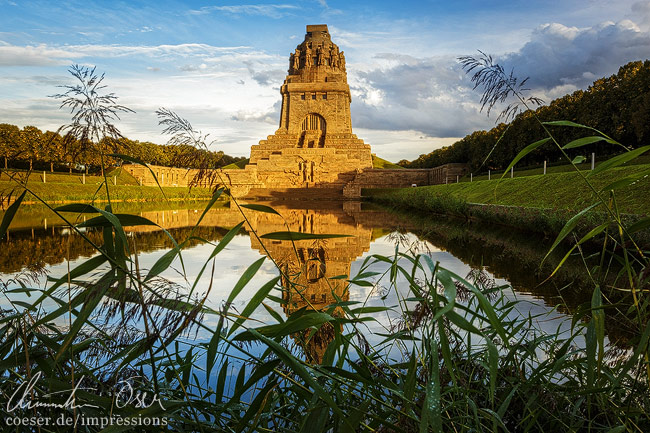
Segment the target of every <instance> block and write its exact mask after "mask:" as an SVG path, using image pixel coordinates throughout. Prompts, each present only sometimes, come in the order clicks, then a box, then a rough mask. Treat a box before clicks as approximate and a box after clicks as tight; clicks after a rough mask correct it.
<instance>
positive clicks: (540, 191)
mask: <svg viewBox="0 0 650 433" xmlns="http://www.w3.org/2000/svg"><path fill="white" fill-rule="evenodd" d="M646 170H650V164H638V165H630V166H624V167H618V168H615V169H611V170H608V171H606V172H603V173H600V174H597V175H596V176H594V177H593V178H591V177H590V178H589V179H590V180H591V181H592V183H593V185H594V186H595V187H596V189H600V188H602V187H603V186H605V185H608V184H609V183H611V182H613V181H615V180H618V179H620V178H622V177H625V176H628V175H632V174H635V173H642V172H644V171H646ZM387 191H390V192H387ZM387 193H388V194H390V195H391V196H393V198H395V199H399V200H401V201H403V202H404V203H408V202H409V201H411V202H413V200H414V199H421V198H422V197H425V196H435V195H449V196H452V197H455V198H458V199H462V200H465V201H467V202H470V203H484V204H499V205H511V206H522V207H534V208H550V209H570V210H579V209H583V208H584V207H586V206H588V205H590V204H592V203H594V202H595V200H596V198H595V196H594V194H593V193H592V192H591V190H590V189H589V187H588V186H587V184H586V183H585V182H584V180H583V179H582V178H581V176H580V175H579V174H578V173H576V172H562V173H551V174H547V175H531V176H526V177H515V178H514V179H510V178H509V177H506V178H504V179H503V180H502V181H501V182H499V181H498V180H496V179H494V178H492V180H490V181H488V180H478V181H477V180H475V181H474V182H460V183H453V184H449V185H433V186H426V187H420V188H404V189H401V190H374V191H372V190H371V191H369V192H368V194H370V195H374V196H377V195H381V194H387ZM364 194H365V192H364ZM604 196H605V197H607V194H604ZM616 202H617V204H618V207H619V209H620V211H621V212H625V213H635V214H648V213H650V178H649V177H647V176H646V177H645V178H643V179H641V180H639V181H638V182H636V183H635V184H633V185H630V186H628V187H625V188H623V189H620V190H617V191H616Z"/></svg>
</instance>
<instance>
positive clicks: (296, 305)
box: [251, 208, 374, 363]
mask: <svg viewBox="0 0 650 433" xmlns="http://www.w3.org/2000/svg"><path fill="white" fill-rule="evenodd" d="M279 211H280V213H281V214H282V216H278V215H273V214H263V215H258V216H257V217H256V218H255V219H254V221H255V222H254V223H253V224H251V225H256V227H252V228H254V229H255V231H256V232H257V234H258V235H260V236H261V235H264V234H266V233H271V232H278V231H285V230H286V229H287V227H286V226H285V222H286V224H287V225H288V227H289V229H290V230H291V231H292V232H297V233H309V234H338V235H347V236H346V237H336V238H329V239H315V240H313V239H312V240H297V241H280V240H263V242H264V245H263V246H262V245H261V244H260V241H259V240H258V239H257V238H256V237H254V236H251V246H252V247H253V248H255V249H257V250H259V251H260V252H262V253H264V254H267V255H269V256H270V257H272V258H273V260H275V262H276V263H277V264H278V267H279V268H280V270H281V281H282V286H283V288H284V291H283V300H284V304H283V306H282V308H283V310H284V312H285V313H286V315H287V316H290V315H291V314H293V313H294V312H296V311H298V310H299V309H301V308H306V309H313V310H325V309H326V308H327V307H328V306H329V305H332V304H335V303H337V302H340V301H348V300H349V298H350V293H349V291H348V287H347V286H348V283H347V281H346V280H347V277H348V276H349V275H350V266H351V264H352V262H353V261H354V260H355V259H357V258H358V257H360V256H361V255H362V254H363V253H364V252H366V251H368V250H369V249H370V243H371V242H372V241H373V240H374V238H373V230H372V228H369V227H364V226H363V225H362V224H361V223H360V221H359V219H358V218H355V212H354V211H348V212H345V211H344V210H343V209H333V208H330V209H328V210H310V209H287V208H285V209H280V210H279ZM332 277H345V278H334V279H332ZM331 314H333V315H341V314H343V312H342V310H341V309H340V308H337V309H335V310H334V311H332V312H331ZM335 331H336V330H335V329H334V328H333V326H332V325H331V324H329V323H326V324H325V325H323V326H321V327H320V328H319V330H318V331H317V332H313V331H311V330H307V331H304V332H302V333H300V334H296V335H293V337H294V339H295V340H296V342H297V343H298V344H299V345H300V346H302V347H303V349H304V352H305V356H306V357H307V360H308V361H310V362H315V363H320V362H321V360H322V358H323V355H324V353H325V350H326V349H327V346H328V344H329V343H330V342H331V341H332V340H333V339H334V336H335ZM339 331H340V330H339Z"/></svg>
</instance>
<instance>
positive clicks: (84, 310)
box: [54, 270, 115, 361]
mask: <svg viewBox="0 0 650 433" xmlns="http://www.w3.org/2000/svg"><path fill="white" fill-rule="evenodd" d="M114 280H115V276H114V273H113V271H112V270H111V271H109V272H107V273H106V274H104V276H103V277H102V278H101V279H100V280H99V281H98V282H97V284H96V285H94V286H93V287H92V288H89V289H86V290H85V292H84V295H83V296H84V301H83V307H81V311H80V312H79V314H78V315H77V318H76V319H75V321H74V322H73V323H72V325H71V326H70V329H69V330H68V332H67V333H66V337H65V340H64V341H63V343H62V344H61V347H60V348H59V350H58V352H57V354H56V356H55V357H54V360H55V361H58V360H59V359H60V358H61V356H62V355H63V353H65V351H66V350H67V349H68V347H69V346H70V344H72V342H73V341H74V339H75V338H76V337H77V334H78V333H79V331H80V330H81V328H82V326H83V325H85V324H86V322H87V320H88V318H89V317H90V314H91V313H92V312H93V311H94V310H95V307H96V306H97V304H99V301H101V300H102V298H103V297H104V294H105V293H106V291H107V290H108V288H109V287H110V286H111V284H112V283H113V282H114Z"/></svg>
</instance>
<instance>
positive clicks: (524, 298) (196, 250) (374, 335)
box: [0, 209, 570, 385]
mask: <svg viewBox="0 0 650 433" xmlns="http://www.w3.org/2000/svg"><path fill="white" fill-rule="evenodd" d="M184 212H185V213H184ZM219 212H220V213H219ZM224 212H226V211H224V210H220V211H218V212H216V213H215V214H214V215H213V216H214V218H213V222H215V221H223V220H224V219H227V220H228V221H230V222H229V224H228V226H227V227H226V228H225V229H224V228H221V229H217V228H216V227H210V226H207V227H205V228H204V233H203V237H206V236H209V235H210V232H211V231H214V233H213V236H212V237H211V238H209V240H210V241H211V242H213V244H210V243H198V244H194V245H192V246H189V247H187V248H186V249H184V250H183V252H182V258H183V266H181V261H180V259H179V258H177V259H176V260H174V262H173V264H172V266H171V267H170V268H169V269H167V270H166V271H165V272H164V273H163V274H162V275H161V276H162V277H164V278H166V279H167V280H169V281H171V282H173V283H175V284H177V285H179V286H180V287H183V288H184V290H185V292H186V293H187V292H188V291H189V290H190V288H191V287H192V286H193V285H194V283H195V279H196V278H197V277H198V275H199V272H200V270H201V268H202V267H203V265H204V264H205V262H206V260H207V259H208V257H209V256H210V254H211V253H212V251H213V249H214V245H215V244H216V243H218V242H219V240H220V239H221V237H222V236H223V234H224V233H225V232H226V231H227V230H228V228H229V227H232V225H234V224H236V222H238V221H239V220H240V219H238V217H237V215H235V216H233V215H232V212H230V213H228V214H227V215H226V214H225V213H224ZM285 212H286V213H285ZM281 213H283V216H284V217H285V218H286V220H287V222H288V223H289V226H290V228H291V229H292V230H294V231H303V232H310V230H313V232H314V233H345V234H352V235H353V236H352V237H351V238H343V240H339V241H335V240H330V241H329V243H328V242H321V243H319V244H318V245H320V246H324V248H325V250H326V256H325V257H326V260H327V261H328V262H329V268H328V269H329V270H328V271H327V272H329V274H326V275H325V277H333V276H334V275H338V274H340V273H341V272H343V273H348V272H349V275H350V276H352V277H354V276H355V275H357V274H358V273H359V272H360V270H361V267H362V265H363V263H364V261H365V260H366V259H367V258H369V257H371V256H373V255H381V256H387V257H392V256H393V255H394V254H395V248H396V244H397V245H399V251H400V252H406V251H407V250H409V249H411V250H414V251H415V252H417V253H420V254H427V255H428V256H429V257H430V258H431V260H432V261H433V263H439V264H440V266H441V267H443V268H445V269H448V270H449V271H451V272H453V273H455V274H457V275H459V276H461V277H465V276H466V275H467V274H468V272H469V271H470V269H471V268H472V267H471V266H470V265H469V264H468V263H466V262H465V261H463V259H461V258H459V257H457V256H455V255H454V254H452V253H450V252H449V251H445V250H444V249H443V248H441V247H438V246H436V245H434V244H433V243H431V242H429V241H424V240H421V239H420V238H419V237H418V236H417V235H415V234H413V232H410V231H409V230H404V229H400V230H399V231H397V230H396V229H395V222H394V221H393V222H389V221H390V220H391V219H392V220H394V216H391V217H390V218H389V217H388V216H386V217H384V216H383V215H381V214H377V213H376V212H375V213H374V214H373V217H372V221H371V222H368V221H365V222H364V212H363V211H360V210H358V211H355V212H352V214H351V213H350V212H348V213H346V212H344V211H342V210H341V209H335V210H329V211H319V212H313V211H300V210H295V209H291V210H290V212H288V211H287V210H286V209H285V210H284V212H283V211H282V210H281ZM198 214H200V212H194V211H193V210H183V211H179V212H176V211H174V212H173V213H171V214H170V215H168V216H167V217H165V213H164V212H163V213H162V214H161V215H159V216H157V217H156V218H158V221H159V222H161V223H162V221H163V220H164V221H166V223H170V221H171V222H172V223H175V224H176V225H177V227H176V229H178V230H181V229H179V227H182V226H183V224H184V223H186V222H187V221H186V220H185V219H188V221H190V222H191V218H194V217H195V216H194V215H198ZM248 216H249V217H250V219H251V221H252V222H251V224H252V226H253V228H255V229H256V230H257V231H258V232H259V233H265V232H269V231H279V230H282V229H283V223H281V221H279V220H273V219H272V218H271V217H270V216H268V215H266V214H263V215H259V213H257V214H250V215H248ZM32 218H34V219H35V220H36V221H37V224H38V217H32ZM152 218H153V217H152ZM165 218H166V219H165ZM184 218H185V219H184ZM233 218H234V219H233ZM233 221H236V222H233ZM321 222H322V224H321ZM319 224H320V225H319ZM377 229H380V230H377ZM170 231H171V232H172V233H173V234H174V233H176V234H179V235H184V234H186V233H185V232H178V231H176V232H174V230H172V229H171V228H170ZM34 233H35V234H34V235H33V236H34V239H33V242H34V245H36V244H37V243H39V242H40V241H41V240H42V238H39V236H45V234H44V233H40V232H38V231H36V232H34ZM39 233H40V234H39ZM52 233H53V234H52V236H59V238H55V240H56V239H58V242H59V243H65V242H69V241H70V242H80V241H81V239H80V238H79V236H78V235H76V234H69V231H66V233H68V234H61V231H59V232H55V231H52ZM135 233H136V234H133V233H129V234H128V236H129V237H135V240H136V242H137V243H138V245H139V247H138V248H139V250H140V251H141V252H140V253H139V255H138V260H139V266H140V268H141V269H143V270H144V271H143V272H144V273H146V270H147V269H150V268H151V267H152V266H153V265H154V264H155V263H156V262H157V260H158V259H159V258H160V257H161V256H162V255H163V254H164V253H165V252H166V251H167V248H166V247H165V242H164V237H160V236H157V235H156V234H152V232H142V233H137V232H135ZM47 235H48V236H50V235H51V234H50V233H48V234H47ZM28 237H29V236H28ZM346 239H347V240H346ZM178 240H179V241H180V240H182V239H180V238H179V239H178ZM27 241H28V242H29V239H27ZM263 242H264V246H265V247H267V248H268V249H269V250H270V251H271V253H272V254H277V256H276V257H275V259H276V260H278V261H283V262H284V263H286V262H287V261H288V262H291V261H296V262H300V260H299V259H298V258H297V256H295V251H294V250H293V247H291V246H290V242H287V241H282V242H278V241H275V242H272V241H269V240H265V241H263ZM283 243H284V244H283ZM285 244H286V245H285ZM8 245H10V244H9V243H8ZM301 245H302V247H303V249H305V248H306V247H309V244H308V243H305V242H303V243H302V244H300V245H298V246H299V247H300V246H301ZM328 248H330V250H329V251H327V250H328ZM307 249H308V248H307ZM263 251H264V249H263V248H262V247H261V245H260V244H259V242H258V241H257V240H256V239H251V237H250V236H249V234H248V233H246V232H242V233H241V234H239V235H237V236H235V237H234V238H233V239H232V241H231V242H230V243H229V244H228V246H227V247H226V248H224V249H223V250H222V251H221V252H219V254H218V255H217V256H216V258H215V259H214V271H213V267H212V265H213V263H212V262H210V263H208V266H206V269H205V272H204V273H203V275H202V276H201V277H200V279H199V281H198V283H197V284H196V287H197V290H196V292H195V295H197V296H198V297H199V298H203V297H204V296H206V304H205V305H206V306H208V307H210V308H212V309H214V310H217V311H218V310H220V309H221V308H222V306H223V304H224V302H225V301H226V299H227V298H228V296H229V295H230V293H231V290H232V288H233V287H234V286H235V285H236V283H237V281H238V280H239V279H240V277H241V276H242V274H243V273H244V271H245V270H246V269H247V268H248V267H249V266H250V265H251V264H253V263H254V262H255V261H257V260H259V259H260V258H261V257H266V255H265V254H264V253H263ZM88 257H89V255H88V254H82V255H80V256H79V257H77V258H74V259H72V260H70V262H69V264H68V263H67V262H66V261H63V262H62V263H56V264H51V265H48V266H47V267H46V270H47V274H48V275H49V276H50V277H51V278H60V277H62V276H65V275H66V273H67V271H68V267H69V268H70V269H74V268H75V267H76V266H78V265H80V264H81V263H83V262H84V261H86V260H87V259H88ZM302 264H304V263H302ZM400 264H401V265H402V266H404V267H405V268H407V269H410V265H409V264H408V262H407V261H406V260H404V259H401V260H400ZM388 266H389V265H388V264H387V263H385V262H377V263H374V264H372V265H370V266H369V267H368V268H366V269H364V271H365V272H368V271H374V272H377V273H378V275H377V276H373V277H370V278H369V279H368V280H369V281H371V282H373V283H375V285H374V286H372V287H367V286H360V285H355V284H352V285H350V286H349V297H348V298H347V299H344V300H349V301H356V302H359V304H358V305H355V306H352V307H351V308H354V307H357V306H361V305H364V306H371V307H374V306H386V307H391V308H392V310H389V311H385V312H379V313H373V314H372V317H373V318H374V319H375V320H374V321H369V322H364V323H362V324H358V325H357V327H358V329H359V330H360V331H361V333H362V334H363V335H364V336H365V337H366V339H367V340H368V343H369V344H370V346H371V347H376V346H378V345H379V343H380V342H381V341H382V340H383V339H384V337H382V336H380V334H386V333H387V332H388V331H389V330H390V329H391V327H394V326H396V325H397V323H398V322H399V319H400V317H399V316H400V314H399V311H400V302H401V300H403V299H404V298H407V297H410V296H412V295H411V294H409V293H408V283H407V281H406V279H405V278H404V276H403V275H398V278H397V287H398V289H397V290H388V291H386V290H385V287H386V286H387V285H388V284H389V283H388V277H387V276H384V277H383V278H382V279H380V277H381V275H383V274H385V273H386V271H387V269H388ZM513 266H516V263H513ZM183 268H184V273H183V270H182V269H183ZM332 273H334V274H332ZM13 275H15V274H1V275H0V278H2V279H3V280H4V281H7V279H9V278H11V277H12V276H13ZM278 275H279V271H278V269H277V267H276V266H275V264H274V263H273V261H272V260H271V259H270V258H268V257H266V260H265V261H264V263H263V265H262V266H261V268H260V269H259V271H258V272H257V273H256V274H255V275H254V277H253V278H252V279H251V280H250V282H249V283H248V284H247V285H246V286H245V287H244V289H243V290H242V291H241V293H239V295H238V296H237V297H236V299H235V301H234V303H233V304H232V307H231V308H232V309H233V311H234V312H237V313H239V312H242V311H243V309H244V307H245V306H246V304H247V303H248V301H249V300H250V299H251V298H252V297H253V296H254V294H255V293H256V292H257V291H258V290H259V288H260V287H262V286H263V285H264V284H265V283H266V282H268V281H269V280H271V279H273V278H275V277H276V276H278ZM418 276H419V277H420V278H422V277H423V275H422V273H421V272H420V273H419V275H418ZM494 281H495V283H496V284H497V285H507V284H508V281H507V280H506V279H503V278H496V279H494ZM45 283H46V278H45V277H44V276H43V277H41V278H40V279H39V280H38V282H37V284H35V285H34V286H35V287H36V286H38V287H41V288H42V287H44V286H45ZM49 284H50V285H51V283H49ZM13 286H14V287H15V286H16V285H15V284H14V285H13ZM65 290H66V289H65V285H64V286H63V287H62V288H60V289H59V294H63V296H62V297H63V298H67V295H66V294H65V293H64V292H65ZM503 293H504V294H505V296H506V298H507V299H515V298H516V299H517V300H519V301H520V303H519V304H518V305H517V307H516V308H515V309H513V310H512V311H511V312H510V313H509V314H508V317H509V318H510V319H513V318H516V317H518V316H521V317H526V316H528V315H531V316H533V317H536V316H539V317H540V319H538V320H536V321H535V322H536V324H535V327H536V328H537V330H538V331H540V332H548V333H553V332H555V331H556V330H557V329H558V327H560V329H563V330H565V331H566V330H568V329H569V326H570V316H567V315H565V314H562V313H560V312H557V311H555V309H554V307H553V306H551V305H548V304H546V303H545V302H544V300H543V299H542V298H541V297H536V296H534V295H532V294H530V293H529V292H524V293H522V292H519V293H515V292H513V291H512V289H506V290H504V292H503ZM272 294H273V295H275V296H277V297H282V293H281V291H280V290H279V288H276V289H275V290H274V291H273V292H272ZM8 296H10V299H12V300H13V301H17V300H18V301H23V302H27V303H30V302H33V301H34V300H35V297H34V296H32V297H27V296H26V295H25V294H22V293H18V294H10V295H8ZM319 296H320V295H319ZM265 303H266V304H267V306H269V307H270V308H272V309H274V310H275V311H276V312H278V313H279V314H280V316H281V317H283V318H286V313H285V311H283V306H282V305H280V304H279V303H277V302H273V301H266V302H265ZM9 304H10V303H9V301H8V300H7V299H6V298H1V299H0V307H1V308H3V309H6V308H9V306H10V305H9ZM407 305H410V306H412V304H411V303H407ZM54 306H55V303H54V302H53V301H46V302H45V303H44V308H45V310H48V309H52V308H54ZM251 318H252V319H253V320H252V321H251V322H250V323H249V326H261V325H263V324H272V323H275V319H273V317H272V315H271V314H270V313H269V312H268V311H267V310H266V309H265V308H263V307H262V306H260V307H259V308H257V310H256V311H255V312H254V314H253V315H252V317H251ZM97 319H101V317H97ZM115 320H116V321H117V320H118V319H115ZM218 321H219V316H218V315H216V314H206V315H205V316H204V319H203V324H204V325H205V327H206V328H207V329H202V328H200V329H198V330H196V329H195V330H193V332H192V333H191V334H186V335H182V336H181V338H179V340H180V341H182V342H185V343H186V344H187V345H188V346H187V347H189V346H190V345H195V344H200V343H205V342H207V341H209V340H210V338H211V337H212V332H213V331H214V330H215V329H216V327H217V323H218ZM55 324H56V325H59V326H61V327H66V326H68V325H69V322H68V320H67V318H66V317H61V318H59V319H58V322H55ZM122 325H123V324H122ZM131 326H133V327H135V328H137V329H140V330H143V329H144V328H143V324H142V323H141V320H140V319H134V320H133V321H132V323H131ZM346 330H348V331H349V330H351V325H346ZM195 331H196V333H195ZM403 348H404V347H403V346H402V347H400V345H399V344H393V345H391V346H389V347H388V348H387V349H386V350H389V351H390V354H391V356H392V357H394V358H399V357H400V355H401V354H402V350H403ZM294 349H295V347H294ZM223 350H225V351H226V353H234V352H235V351H236V349H234V348H232V347H230V348H228V347H226V346H224V347H223ZM247 350H249V351H250V353H252V354H254V355H260V354H261V352H262V350H263V348H262V347H261V346H260V345H250V346H247ZM539 355H542V354H541V353H540V354H539ZM195 362H196V364H197V365H199V366H204V365H205V358H204V357H199V358H197V359H196V361H195ZM238 369H239V366H238V365H237V363H233V364H232V366H231V367H230V372H229V374H228V377H229V379H228V380H229V382H233V381H234V380H235V376H236V374H237V371H238ZM200 375H201V376H202V377H203V374H202V373H200ZM231 385H232V383H231Z"/></svg>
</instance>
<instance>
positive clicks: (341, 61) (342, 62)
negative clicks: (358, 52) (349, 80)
mask: <svg viewBox="0 0 650 433" xmlns="http://www.w3.org/2000/svg"><path fill="white" fill-rule="evenodd" d="M343 53H344V51H341V53H340V54H339V65H340V68H341V70H342V71H343V72H345V55H344V54H343Z"/></svg>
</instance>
